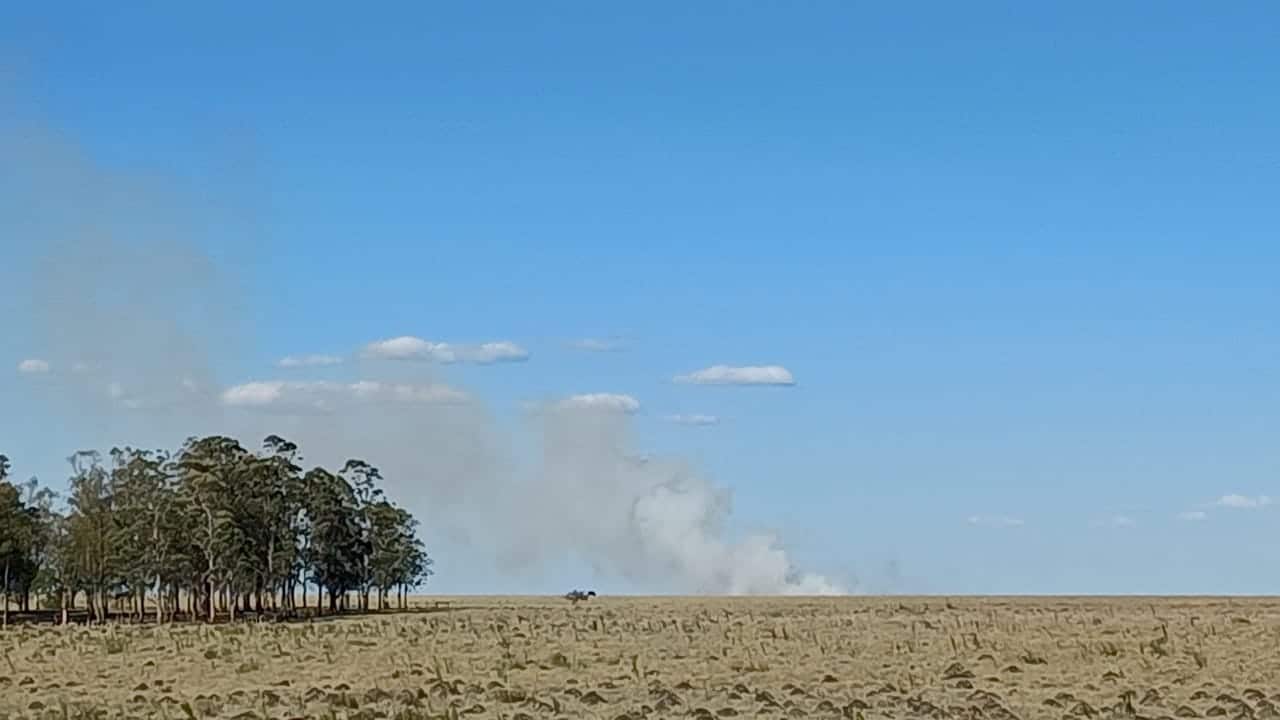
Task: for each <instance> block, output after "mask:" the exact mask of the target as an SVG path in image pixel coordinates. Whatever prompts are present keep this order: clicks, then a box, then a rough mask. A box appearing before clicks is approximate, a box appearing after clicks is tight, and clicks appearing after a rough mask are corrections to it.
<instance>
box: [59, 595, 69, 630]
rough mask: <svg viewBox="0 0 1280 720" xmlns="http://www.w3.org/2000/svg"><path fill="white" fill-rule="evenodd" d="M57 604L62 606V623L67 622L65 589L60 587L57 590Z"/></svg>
mask: <svg viewBox="0 0 1280 720" xmlns="http://www.w3.org/2000/svg"><path fill="white" fill-rule="evenodd" d="M58 604H59V605H61V606H62V624H63V625H66V624H67V589H66V588H62V589H60V590H59V591H58Z"/></svg>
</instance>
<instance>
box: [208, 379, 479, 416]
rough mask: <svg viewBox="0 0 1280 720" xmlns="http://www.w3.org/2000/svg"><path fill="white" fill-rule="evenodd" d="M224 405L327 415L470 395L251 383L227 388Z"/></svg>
mask: <svg viewBox="0 0 1280 720" xmlns="http://www.w3.org/2000/svg"><path fill="white" fill-rule="evenodd" d="M221 399H222V404H224V405H227V406H230V407H241V408H255V409H274V410H282V411H313V412H326V411H332V410H335V409H337V407H338V406H341V405H344V404H347V403H353V402H366V403H458V402H464V401H466V400H467V395H466V394H465V393H463V392H461V391H459V390H455V389H453V388H451V387H447V386H444V385H412V384H404V383H383V382H376V381H372V380H361V381H359V382H354V383H350V384H344V383H334V382H289V381H284V380H271V381H263V382H249V383H244V384H243V385H236V386H234V387H230V388H227V389H226V390H224V391H223V393H222V398H221Z"/></svg>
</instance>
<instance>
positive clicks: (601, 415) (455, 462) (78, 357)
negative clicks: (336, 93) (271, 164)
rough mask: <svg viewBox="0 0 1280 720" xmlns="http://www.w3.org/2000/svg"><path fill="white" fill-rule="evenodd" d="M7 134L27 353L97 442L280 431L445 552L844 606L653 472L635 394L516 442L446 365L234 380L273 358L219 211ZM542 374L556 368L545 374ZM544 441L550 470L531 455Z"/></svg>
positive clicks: (51, 393)
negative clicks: (219, 250) (24, 288)
mask: <svg viewBox="0 0 1280 720" xmlns="http://www.w3.org/2000/svg"><path fill="white" fill-rule="evenodd" d="M4 130H5V132H3V140H0V160H2V161H0V166H3V169H0V187H2V188H6V189H7V191H8V190H13V192H12V193H8V194H7V195H6V197H7V198H8V199H7V200H5V201H2V202H3V204H0V215H3V216H4V217H5V219H3V220H0V233H3V234H4V235H5V236H6V237H16V238H22V239H23V240H22V242H24V243H26V247H28V248H32V250H31V258H30V263H31V273H30V277H31V279H32V283H31V285H32V286H31V288H30V292H29V297H30V303H29V307H28V308H26V310H25V312H24V314H25V316H26V320H27V323H26V324H27V325H28V328H27V329H28V332H26V333H25V337H23V336H22V335H21V334H20V335H19V336H18V337H21V338H22V339H21V342H22V343H24V347H26V348H29V350H28V351H27V352H28V354H29V356H30V357H31V358H32V359H39V360H40V361H42V362H43V363H45V364H47V372H41V376H42V377H41V378H40V380H41V384H42V386H44V387H45V389H46V390H47V391H48V393H47V395H46V397H47V398H49V400H50V401H51V402H55V403H58V404H57V405H56V406H55V407H56V409H57V411H58V412H59V413H62V414H64V415H65V416H66V417H67V418H68V419H69V421H70V422H73V423H75V422H79V423H84V424H85V425H86V427H84V428H82V431H81V433H80V434H79V435H78V436H77V437H79V438H90V439H92V440H93V442H101V443H120V444H123V443H131V444H134V445H141V446H149V447H156V446H159V447H169V448H173V447H176V446H177V444H178V443H180V442H181V440H182V438H184V437H185V436H187V435H193V434H198V433H210V432H219V433H225V434H229V435H233V436H236V437H238V438H240V439H241V440H242V442H244V443H245V444H246V446H248V447H256V446H257V443H258V442H260V440H261V438H263V437H264V436H266V435H267V434H271V433H275V434H279V435H282V436H284V437H287V438H289V439H290V440H293V441H294V442H297V443H298V444H299V445H300V446H301V448H302V449H303V451H304V453H305V454H306V456H307V458H306V459H307V462H308V464H324V465H327V466H330V467H332V466H336V465H339V464H340V463H341V462H342V461H343V460H345V459H346V458H348V457H362V458H365V459H367V460H369V461H371V462H373V463H374V464H376V465H378V466H379V467H381V468H382V470H383V471H384V474H385V475H386V477H387V478H388V484H389V487H388V491H389V492H390V493H391V494H392V496H393V497H395V498H397V500H399V501H400V502H403V503H404V504H405V505H406V506H407V507H408V508H409V509H410V510H411V511H413V512H414V513H415V514H416V515H418V516H419V517H420V518H422V519H423V521H424V529H425V532H426V533H427V535H428V538H429V536H430V535H431V534H433V533H449V534H450V535H451V536H452V537H466V538H468V539H469V542H470V543H471V544H472V546H473V547H474V548H477V549H479V550H480V551H482V552H484V553H485V554H488V555H489V556H491V557H492V558H493V559H494V561H495V563H496V565H497V566H498V567H500V568H504V569H519V570H524V571H536V569H537V568H540V567H543V566H544V565H546V564H548V563H559V562H562V561H563V560H564V559H565V558H566V557H574V558H576V559H577V560H578V561H580V562H583V563H586V564H588V565H589V566H590V567H593V568H595V569H596V570H597V571H598V572H599V573H602V574H604V575H607V576H612V577H621V578H627V579H630V580H632V581H634V582H636V583H637V584H638V585H639V586H642V587H654V588H659V587H660V588H662V589H663V590H667V591H675V592H692V593H709V594H829V593H839V592H842V590H841V588H839V587H838V586H836V585H835V584H833V583H831V582H829V581H828V580H827V579H825V578H823V577H821V576H817V575H803V574H797V573H796V572H795V571H794V569H793V568H792V566H791V562H790V560H789V558H788V556H787V554H786V552H785V551H784V550H782V549H781V548H780V547H779V546H778V545H777V543H776V542H775V538H773V537H771V536H767V535H755V536H750V537H747V538H745V539H742V540H738V541H731V540H730V539H729V533H728V530H727V527H726V525H727V523H728V520H729V515H730V510H731V507H730V494H729V492H728V490H727V489H725V488H719V487H716V486H714V485H712V484H711V483H710V482H708V481H707V480H705V479H703V478H701V477H699V476H698V474H697V473H696V472H694V470H693V469H692V468H690V467H687V466H686V465H684V464H682V463H680V462H678V461H675V460H664V459H653V458H649V459H646V458H643V457H641V456H640V455H639V454H638V452H637V450H636V449H635V448H634V447H632V443H631V440H630V438H629V426H630V423H631V422H632V419H631V417H630V414H631V413H633V412H634V411H635V410H636V408H637V406H638V405H637V403H636V402H635V401H634V400H632V399H630V398H628V397H626V396H618V395H608V394H594V395H584V396H580V397H578V398H576V399H574V400H572V401H561V402H553V403H548V404H546V405H544V406H541V407H539V408H537V409H536V410H534V411H533V412H530V413H528V415H527V417H526V421H527V425H526V426H525V427H524V428H522V429H514V430H513V429H510V428H507V429H504V428H503V427H501V426H500V424H499V423H497V422H496V421H495V419H494V418H493V417H491V415H490V413H489V411H488V410H487V409H486V408H485V407H484V406H483V404H481V403H480V402H478V401H477V400H475V399H474V398H473V397H472V396H471V395H470V394H468V393H467V392H466V391H465V389H459V388H455V387H450V386H448V385H447V384H446V383H445V378H443V377H440V376H438V375H437V370H435V369H434V368H435V365H433V364H431V363H421V364H414V365H412V366H406V365H405V364H404V363H403V362H401V363H395V362H394V361H384V360H379V359H376V358H373V359H370V358H367V357H362V356H360V354H359V353H358V352H357V349H356V348H352V349H351V351H352V354H353V359H352V362H350V363H344V364H343V365H341V366H340V367H338V368H337V371H338V372H342V373H347V374H348V375H350V377H348V378H347V379H344V380H342V381H335V380H326V381H312V380H299V379H296V378H287V377H286V378H281V377H279V376H278V375H275V373H280V372H281V369H277V368H273V369H272V370H271V373H272V375H266V376H259V377H219V376H218V372H217V370H218V369H224V370H225V369H228V368H229V369H231V370H232V371H235V372H241V370H239V368H240V367H242V366H243V365H244V364H245V363H246V359H247V358H251V357H254V355H255V353H253V352H252V348H253V343H252V342H251V341H250V339H249V338H250V334H249V333H248V332H247V331H246V329H245V327H246V324H247V323H245V322H244V320H245V318H247V313H246V308H245V306H243V305H242V304H240V303H239V302H238V300H237V299H238V298H241V297H243V296H244V294H243V290H242V289H241V288H239V287H237V286H236V282H235V279H234V278H235V277H236V273H232V274H230V275H224V274H223V273H224V272H225V271H226V269H227V268H228V265H229V263H227V262H225V261H224V262H217V261H215V260H214V259H213V258H211V257H210V256H209V254H208V253H207V252H205V251H204V250H203V249H202V248H208V247H214V246H218V247H222V243H223V240H221V239H215V238H214V237H211V236H210V234H209V232H208V231H206V230H204V228H205V227H207V225H206V224H205V223H204V222H203V220H204V218H205V216H204V214H203V213H204V212H205V210H207V208H200V207H195V206H193V205H192V204H190V203H184V200H183V198H182V197H181V196H180V195H179V194H178V193H174V192H170V191H167V190H165V189H163V188H164V186H163V185H161V184H159V183H153V182H147V181H145V180H140V179H137V178H131V177H128V176H126V175H124V174H122V173H118V172H108V171H105V170H103V169H100V168H98V167H96V166H95V164H94V163H93V162H92V161H91V160H89V159H87V158H85V157H83V156H82V155H80V154H79V153H78V152H76V151H75V149H74V148H71V147H70V146H69V145H68V144H67V143H64V142H60V141H58V140H57V139H56V138H55V137H53V136H52V135H51V134H50V133H47V132H42V131H30V130H22V131H18V130H16V129H14V128H5V129H4ZM210 216H211V217H215V218H218V217H224V216H222V215H219V214H218V213H211V214H210ZM214 225H215V226H217V222H214ZM221 229H223V230H225V229H226V227H225V226H223V227H222V228H221ZM234 257H235V258H237V260H236V263H237V264H243V263H244V262H246V258H251V257H252V255H251V253H249V252H248V251H247V248H246V249H245V251H244V252H241V253H239V254H236V255H234ZM239 269H240V268H237V270H239ZM259 310H260V311H266V310H269V309H266V308H261V309H259ZM369 340H370V341H374V340H376V338H369ZM16 341H17V338H15V342H16ZM504 347H505V346H504ZM302 350H305V349H302ZM326 364H327V365H336V362H335V363H326ZM291 365H292V366H293V367H295V368H297V367H298V366H299V365H300V364H299V363H285V366H286V370H285V371H286V372H287V371H288V370H287V368H288V367H289V366H291ZM29 367H30V368H31V369H33V370H34V369H38V366H37V365H30V366H29ZM330 369H331V370H333V369H334V368H330ZM522 371H527V372H536V371H537V370H536V358H535V359H534V360H533V361H531V362H530V364H529V365H528V367H526V368H524V370H522ZM526 441H529V444H531V445H532V446H534V447H536V448H538V452H537V454H536V457H533V458H526V457H524V456H523V455H522V454H521V453H519V452H518V451H517V448H518V447H519V446H521V444H522V443H524V442H526Z"/></svg>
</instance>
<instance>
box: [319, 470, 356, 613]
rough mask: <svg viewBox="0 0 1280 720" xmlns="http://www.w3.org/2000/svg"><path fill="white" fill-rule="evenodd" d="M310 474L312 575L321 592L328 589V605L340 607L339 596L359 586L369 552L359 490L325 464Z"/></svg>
mask: <svg viewBox="0 0 1280 720" xmlns="http://www.w3.org/2000/svg"><path fill="white" fill-rule="evenodd" d="M307 476H308V485H309V489H310V492H309V494H308V502H307V515H308V516H309V517H310V520H311V547H310V563H311V572H312V579H313V580H314V581H315V582H316V584H317V585H318V586H319V588H320V592H322V593H324V592H327V593H328V596H329V609H330V610H331V611H337V610H338V609H339V600H340V599H343V598H345V597H346V595H347V593H348V592H350V591H352V590H355V589H357V588H359V587H360V582H361V578H362V577H363V574H362V572H363V569H362V563H363V561H364V557H365V556H366V554H367V551H366V549H365V547H364V542H365V538H364V536H363V532H362V530H361V527H360V519H359V507H358V505H357V500H356V493H355V490H354V489H353V488H352V486H351V484H350V483H348V482H347V480H346V478H344V477H343V476H342V475H340V474H338V475H335V474H333V473H331V472H329V471H327V470H324V469H323V468H315V469H313V470H311V471H310V472H308V473H307Z"/></svg>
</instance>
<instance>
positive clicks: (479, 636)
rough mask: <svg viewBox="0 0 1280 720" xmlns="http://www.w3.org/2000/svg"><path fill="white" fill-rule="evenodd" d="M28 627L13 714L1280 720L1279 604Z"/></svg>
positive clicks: (2, 691) (13, 671) (495, 613)
mask: <svg viewBox="0 0 1280 720" xmlns="http://www.w3.org/2000/svg"><path fill="white" fill-rule="evenodd" d="M449 600H450V601H451V602H452V607H451V608H449V609H442V610H440V611H435V612H429V613H428V612H419V613H411V614H394V615H393V614H386V615H376V616H364V617H356V618H344V619H339V620H322V621H316V622H313V623H299V624H240V625H222V626H212V627H208V626H200V625H175V626H170V627H156V626H116V627H106V628H85V627H69V628H55V627H17V628H10V630H9V631H8V632H7V633H6V634H3V635H0V648H2V649H3V658H0V717H6V716H7V717H14V718H16V717H31V718H37V717H39V718H45V717H50V718H65V717H102V718H106V717H154V718H174V719H181V718H188V717H191V718H200V717H240V718H251V717H252V718H263V717H270V718H313V717H320V718H325V717H335V718H336V717H347V718H382V717H385V718H434V717H439V718H455V717H457V718H462V717H474V718H489V717H493V718H498V717H505V718H510V719H511V720H516V719H520V720H523V719H525V718H550V717H562V718H606V719H608V720H615V719H616V718H624V717H625V718H634V719H636V720H639V719H640V718H664V717H693V718H707V719H711V718H719V717H734V716H753V717H773V718H826V717H830V718H840V717H845V718H857V717H859V716H862V717H865V718H866V719H867V720H872V719H873V718H882V717H884V718H888V717H894V718H919V717H930V718H1009V717H1020V718H1094V717H1104V718H1105V717H1135V716H1136V717H1149V718H1159V717H1169V718H1172V717H1227V718H1239V717H1244V718H1267V717H1276V716H1277V715H1278V713H1277V709H1276V708H1277V705H1280V601H1277V600H1263V599H1256V600H1255V599H1248V600H1245V599H1237V600H1226V599H1195V598H1187V599H1181V598H1180V599H1168V598H1126V599H1119V598H1025V599H1022V598H1019V599H1013V598H963V599H952V600H949V601H948V600H946V599H942V598H840V599H721V598H716V599H712V598H596V599H593V600H591V601H590V602H586V603H582V604H579V605H576V606H575V605H571V604H570V603H569V602H567V601H566V600H563V599H559V598H553V599H548V598H501V599H498V598H449Z"/></svg>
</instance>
